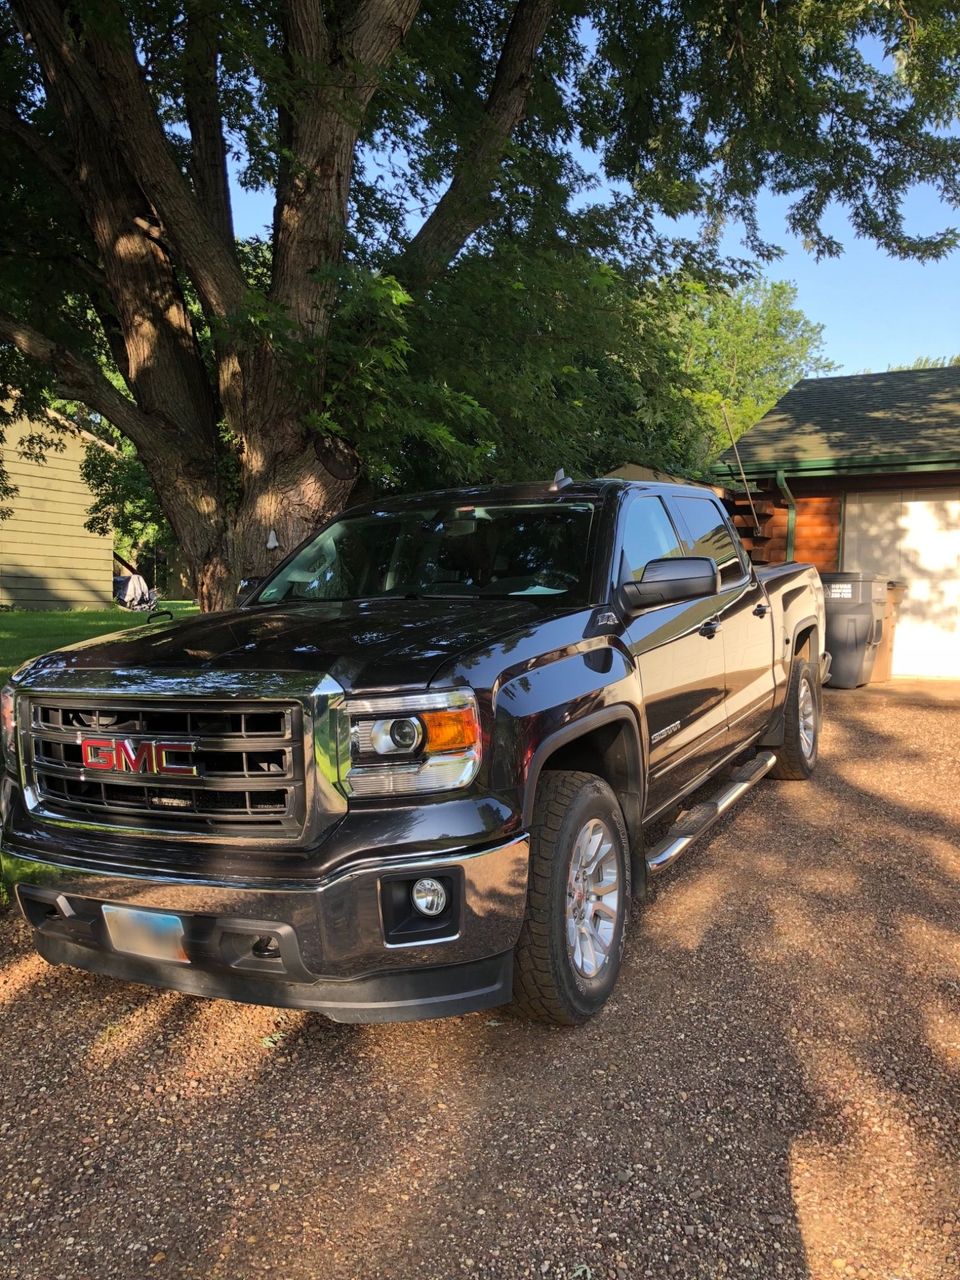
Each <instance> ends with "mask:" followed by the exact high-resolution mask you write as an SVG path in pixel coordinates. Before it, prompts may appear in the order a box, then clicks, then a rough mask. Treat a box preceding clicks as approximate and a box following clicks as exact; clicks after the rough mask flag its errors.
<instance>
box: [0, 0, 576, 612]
mask: <svg viewBox="0 0 960 1280" xmlns="http://www.w3.org/2000/svg"><path fill="white" fill-rule="evenodd" d="M11 2H12V8H13V10H14V11H15V13H16V14H17V16H18V21H19V24H20V28H21V32H22V35H23V41H24V48H25V49H28V50H30V51H31V53H32V54H33V56H35V58H36V59H37V69H38V72H39V74H40V75H41V76H42V79H43V82H44V86H45V90H46V101H47V105H49V106H50V107H51V108H52V110H53V112H54V113H55V114H56V116H57V117H58V119H59V126H60V133H61V137H62V139H63V140H64V143H65V145H64V148H63V150H61V142H60V139H59V138H57V137H55V136H47V135H46V134H45V133H43V132H38V131H37V130H36V129H34V128H33V127H32V126H30V125H28V124H27V123H26V122H25V121H24V120H22V119H20V118H19V117H18V116H16V114H15V113H14V112H12V111H10V110H5V111H3V112H0V127H2V128H4V129H5V130H6V131H7V132H8V133H10V134H11V135H12V136H13V138H14V139H15V141H16V144H17V145H18V146H19V147H21V148H25V149H26V150H27V152H29V153H30V155H31V156H33V157H34V158H36V159H38V160H39V161H40V163H42V164H43V165H44V166H45V167H46V169H47V170H48V171H49V173H50V174H51V175H52V177H53V179H54V180H55V181H56V182H57V183H58V184H60V185H61V186H62V187H63V188H64V189H65V190H66V191H67V193H68V194H69V197H70V199H71V201H72V202H73V203H74V204H75V205H77V206H79V208H80V210H81V212H82V214H83V218H84V221H85V223H86V230H85V232H84V236H85V237H87V238H88V239H89V245H90V251H89V261H88V262H87V263H86V266H87V272H86V275H85V276H84V278H83V281H82V283H83V285H84V287H85V288H86V289H87V291H88V293H89V299H90V308H91V311H92V312H93V313H94V314H95V315H96V316H98V317H99V319H100V325H101V327H102V331H103V338H104V339H105V341H106V344H107V346H108V347H109V350H110V352H111V354H112V357H113V360H114V362H115V368H116V373H117V374H118V375H119V379H114V378H112V377H108V376H106V375H105V373H104V371H103V370H102V369H101V368H100V367H98V365H97V363H96V361H95V360H94V359H92V358H90V356H89V354H84V353H88V352H89V343H87V342H85V341H83V340H78V341H76V342H71V343H66V344H65V343H63V342H62V341H61V340H58V338H57V337H56V336H51V334H50V333H44V332H41V331H40V330H41V329H42V327H43V321H42V318H41V319H39V320H38V321H37V323H36V324H34V323H30V322H27V321H25V320H24V319H23V318H22V317H20V316H14V315H5V314H0V339H2V340H4V341H9V342H12V343H14V344H15V345H16V346H17V348H18V349H19V350H20V351H21V352H22V353H23V354H24V355H26V356H27V357H29V358H30V359H31V360H33V361H34V362H36V363H37V364H39V365H41V366H43V367H44V368H45V370H46V371H47V372H48V373H49V374H50V375H51V378H50V381H51V389H52V390H54V391H55V392H56V394H58V395H59V396H60V397H62V398H64V399H74V400H79V401H81V402H82V403H84V404H86V405H87V406H88V407H89V408H90V409H91V410H92V411H93V412H95V413H98V414H101V415H102V416H103V418H104V419H106V420H107V421H108V422H110V423H112V424H113V425H114V426H115V427H116V428H117V429H118V430H119V431H120V432H121V433H122V434H123V435H125V436H126V437H127V439H128V440H130V441H131V442H132V443H133V444H134V446H135V447H136V449H137V453H138V455H139V457H140V459H141V461H142V463H143V465H144V467H145V468H146V470H147V472H148V474H149V476H150V480H151V483H152V484H153V486H154V487H155V489H156V492H157V495H158V497H159V499H160V503H161V505H162V507H163V510H164V512H165V514H166V516H167V518H168V520H169V522H170V525H171V527H172V528H173V531H174V533H175V535H176V537H177V539H178V541H179V543H180V546H181V548H182V551H183V554H184V557H185V559H186V562H187V566H188V569H189V572H190V576H191V585H192V587H193V590H194V592H195V594H196V597H197V599H198V601H199V603H200V605H201V607H202V608H204V609H223V608H227V607H229V606H231V605H232V604H233V603H234V600H235V596H236V588H237V584H238V582H239V581H240V579H241V578H243V577H247V576H262V575H263V574H265V573H267V572H268V571H269V570H270V569H272V568H273V567H274V566H275V565H276V564H277V563H278V562H279V561H280V560H281V559H282V558H283V557H284V556H285V555H287V554H288V552H289V551H291V550H292V549H293V548H294V547H295V546H296V545H297V544H298V543H299V542H300V541H301V540H302V539H303V538H305V537H306V536H307V535H308V534H310V533H311V532H313V530H315V529H316V527H317V526H318V525H319V524H320V523H321V522H322V521H323V520H324V519H326V518H328V517H330V516H332V515H334V514H336V513H337V512H338V511H340V510H341V509H342V508H343V507H344V505H345V504H346V502H347V501H348V499H349V497H350V493H351V491H352V489H353V486H354V483H355V481H356V477H357V474H358V471H359V460H358V457H357V454H356V451H355V449H354V448H353V446H352V445H351V444H349V443H348V442H346V441H342V440H339V439H337V438H333V437H321V436H319V435H317V434H316V433H315V432H313V431H312V430H311V429H310V427H309V426H308V421H309V419H308V411H309V410H310V409H314V408H315V407H316V406H317V404H319V403H321V401H322V396H323V384H324V375H325V351H326V344H327V341H328V338H329V334H330V326H331V323H332V321H333V319H334V314H335V305H336V293H337V280H338V268H339V264H340V262H341V257H342V253H343V246H344V241H345V235H346V224H347V217H348V208H349V191H350V182H351V175H352V171H353V164H354V156H355V151H356V147H357V140H358V137H359V133H360V129H361V126H362V123H363V119H364V114H365V112H366V110H367V107H368V106H369V104H370V101H371V98H372V97H373V95H374V93H375V92H376V91H377V89H378V87H379V85H380V83H381V73H382V71H383V69H384V68H385V67H387V66H388V65H389V64H390V61H391V59H392V58H393V57H394V55H395V53H396V51H397V49H398V48H399V46H400V45H401V44H402V42H403V40H404V38H405V37H406V34H407V32H408V31H409V29H410V25H411V23H412V22H413V20H414V17H415V15H416V12H417V9H418V4H419V0H353V2H352V3H351V4H347V5H339V4H338V5H321V4H320V3H318V2H317V0H284V3H283V4H281V5H280V6H279V10H278V12H279V15H280V20H279V28H280V32H281V38H280V39H279V41H278V44H277V53H278V55H279V61H278V64H277V76H278V85H279V86H280V89H279V92H278V94H277V101H278V103H279V106H278V108H277V121H276V124H277V130H278V135H279V137H280V139H281V142H282V146H281V148H280V150H279V155H278V189H277V203H276V209H275V217H274V235H273V243H272V252H273V261H272V279H271V283H270V287H269V289H268V290H266V291H265V294H266V296H264V297H261V298H260V300H259V304H258V305H259V307H260V308H261V310H262V309H263V307H264V306H266V307H267V308H268V309H271V310H272V311H274V312H275V313H276V314H277V315H278V316H282V317H283V318H284V321H285V323H286V325H287V326H289V329H290V331H291V332H292V333H293V334H294V335H295V336H296V338H297V340H298V341H299V343H300V344H301V346H302V350H303V352H305V353H307V355H306V358H305V359H304V360H303V361H302V362H301V367H299V368H296V367H294V363H295V360H296V355H295V354H294V355H291V351H293V350H294V346H295V344H288V347H287V350H286V354H284V350H283V343H279V344H278V346H277V347H274V345H273V343H272V340H271V338H270V337H269V336H263V335H262V334H258V336H254V337H251V336H250V327H249V326H248V325H247V323H246V319H247V316H248V313H249V303H250V298H251V292H252V287H251V285H250V284H249V282H248V281H247V280H246V279H245V278H244V275H243V272H242V271H241V265H240V261H239V259H238V255H237V253H236V246H235V244H234V240H233V228H232V218H231V210H230V191H229V182H228V170H227V154H228V151H227V139H226V133H225V129H224V123H223V116H222V105H221V102H220V79H219V60H220V47H219V46H220V35H221V20H220V12H219V9H218V8H217V6H216V5H214V4H213V3H212V2H211V0H187V3H186V5H185V18H186V28H185V42H184V47H183V83H182V89H183V97H184V104H185V115H186V120H187V124H188V127H189V134H190V138H189V160H188V163H187V165H186V166H184V164H183V163H182V158H181V155H180V146H179V145H178V146H177V147H176V148H175V147H174V146H172V145H171V139H170V137H169V136H168V133H167V131H166V130H165V127H164V123H163V121H162V119H161V117H160V115H159V114H158V111H157V104H156V102H155V101H154V98H153V96H152V94H151V83H150V79H149V77H148V76H147V75H146V74H145V69H144V67H143V65H142V64H141V61H140V60H139V58H140V54H139V49H138V44H137V41H136V40H135V38H134V34H133V32H132V30H131V29H130V26H129V23H128V19H127V16H126V13H125V10H124V6H123V5H122V4H121V3H120V0H100V4H99V5H98V6H96V8H97V10H98V13H97V20H96V21H92V20H91V19H90V14H91V13H93V9H91V8H90V7H89V6H85V5H81V6H75V5H73V4H70V3H68V0H11ZM553 3H554V0H516V4H515V8H514V12H513V17H512V20H511V22H510V26H509V30H508V33H507V36H506V39H505V41H504V45H503V48H502V50H501V54H500V57H499V59H498V63H497V68H496V73H495V76H494V80H493V84H492V86H491V89H490V93H489V96H488V99H487V102H486V104H485V111H484V124H483V127H481V128H480V129H479V130H478V131H477V133H476V136H474V137H472V138H471V139H470V140H469V141H468V142H467V144H466V145H465V146H464V148H463V151H462V154H461V155H460V156H458V157H457V159H456V161H455V163H454V165H453V172H452V177H451V183H450V187H449V190H448V192H447V193H446V195H445V196H444V197H443V198H442V199H441V200H440V202H439V204H438V205H437V207H436V209H435V210H434V212H433V214H432V216H431V217H430V218H428V219H427V220H426V222H425V223H424V226H423V227H422V228H421V230H420V232H419V233H418V234H417V236H415V237H414V240H413V241H412V243H411V245H410V246H409V249H408V251H407V253H405V254H404V255H403V256H402V257H401V258H400V259H399V261H398V262H397V263H396V264H395V268H396V270H397V272H398V274H399V275H400V276H401V278H402V279H405V280H406V281H407V282H408V283H409V285H410V286H411V287H412V288H414V289H417V288H425V287H427V286H428V285H429V283H430V281H431V280H432V279H434V278H435V277H436V275H437V274H438V272H439V271H441V270H442V269H443V267H444V265H445V264H446V263H447V262H448V261H449V260H450V259H451V258H453V257H454V256H455V255H456V253H457V252H458V250H459V249H460V248H461V247H462V246H463V244H464V243H465V241H466V240H467V239H468V238H469V236H470V235H472V234H473V232H474V231H475V230H476V229H477V227H479V226H480V225H481V223H482V221H483V218H484V216H485V213H486V208H487V205H488V202H489V197H490V194H491V191H492V189H493V186H494V183H495V177H496V173H497V170H498V166H499V164H500V161H501V159H502V156H503V153H504V149H505V147H506V145H507V142H508V140H509V138H510V136H511V134H512V132H513V130H514V129H515V128H516V126H517V124H518V122H519V121H520V119H521V118H522V114H523V109H524V104H525V102H526V99H527V95H528V93H529V91H530V85H531V83H532V68H533V65H534V61H535V58H536V53H537V50H538V48H539V45H540V42H541V41H542V39H543V35H544V32H545V30H546V27H547V24H548V22H549V18H550V14H551V10H552V7H553ZM101 11H102V12H101ZM281 66H282V73H281ZM182 141H183V140H182V139H180V138H178V144H179V143H182ZM88 277H90V278H88ZM78 288H79V285H78ZM190 297H193V298H195V299H196V300H197V302H198V303H199V306H200V308H201V310H202V312H203V316H204V321H205V325H206V329H207V331H208V334H209V336H208V338H206V339H203V340H202V335H203V332H204V330H203V328H202V327H201V326H198V325H197V324H196V322H195V315H194V314H193V313H192V309H191V305H188V298H190ZM53 333H54V334H55V333H56V330H54V331H53ZM118 381H122V386H118ZM271 535H273V536H271ZM270 543H273V544H274V545H273V546H270V545H268V544H270Z"/></svg>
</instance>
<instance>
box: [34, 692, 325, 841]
mask: <svg viewBox="0 0 960 1280" xmlns="http://www.w3.org/2000/svg"><path fill="white" fill-rule="evenodd" d="M21 724H22V725H23V727H24V731H23V736H22V739H21V741H22V742H23V746H24V766H25V774H26V778H25V781H26V784H27V789H28V796H29V797H30V799H32V801H33V805H32V807H33V808H34V809H35V811H36V812H37V816H39V817H48V818H53V819H58V820H62V821H70V820H74V821H77V822H79V823H83V824H86V825H89V824H94V825H96V826H105V827H110V828H117V829H126V830H130V829H136V830H142V831H145V832H148V833H149V832H155V833H158V834H159V833H162V832H168V833H169V832H173V833H177V834H181V833H183V834H186V833H191V834H194V835H199V836H204V835H206V836H210V837H216V836H225V835H226V836H230V837H237V836H254V837H260V838H264V837H272V838H274V839H282V840H290V839H296V838H298V837H299V836H300V835H301V833H302V831H303V827H304V820H305V810H306V802H305V777H304V725H303V713H302V708H301V706H300V704H299V703H294V702H289V703H273V702H271V703H256V702H254V703H237V702H229V703H219V702H216V701H206V700H204V701H202V702H201V701H196V702H192V701H191V702H187V701H186V700H185V701H184V702H181V703H179V704H171V703H169V702H165V701H160V700H149V701H148V700H144V701H140V700H133V699H130V700H125V699H120V698H117V699H110V700H103V701H101V700H100V699H97V700H96V701H94V700H93V699H92V698H87V699H84V698H77V699H73V698H67V697H64V696H59V695H52V696H44V695H32V696H29V697H28V699H27V704H26V715H25V716H22V718H21ZM178 747H179V748H180V750H179V751H178V750H177V748H178ZM156 769H162V770H165V771H164V772H157V771H156ZM191 770H192V771H194V772H191Z"/></svg>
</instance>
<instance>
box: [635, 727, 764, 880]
mask: <svg viewBox="0 0 960 1280" xmlns="http://www.w3.org/2000/svg"><path fill="white" fill-rule="evenodd" d="M776 763H777V757H776V756H775V755H774V753H773V752H772V751H761V752H759V753H758V754H757V755H756V756H754V758H753V759H752V760H749V761H748V762H747V763H746V764H745V765H741V767H740V768H739V769H736V770H734V772H733V773H732V774H731V775H730V781H729V782H728V784H727V785H726V786H725V787H724V788H723V790H722V791H718V792H717V794H716V795H715V796H714V797H713V799H712V800H706V801H704V803H703V804H698V805H696V806H695V807H694V808H693V809H688V810H687V812H686V813H682V814H681V815H680V817H679V818H678V819H677V821H676V822H675V823H674V824H673V826H672V827H671V828H670V830H669V831H668V832H667V833H666V835H665V836H664V837H663V839H662V840H660V841H658V842H657V844H655V845H654V846H653V848H652V849H651V850H650V851H649V853H648V854H647V855H646V863H647V875H649V876H658V875H660V873H661V872H662V871H665V870H666V869H667V867H669V866H670V864H671V863H673V862H676V860H677V858H679V857H680V855H681V853H685V852H686V851H687V849H689V848H690V846H691V845H692V844H693V843H694V842H695V841H696V840H699V839H700V837H701V836H703V835H706V833H707V832H708V831H709V830H710V828H711V827H712V826H713V825H714V823H715V822H718V821H719V820H720V818H722V817H723V815H724V814H725V813H726V812H727V810H728V809H731V808H732V807H733V806H734V805H735V804H736V803H737V801H738V800H739V799H740V798H741V797H742V796H745V795H746V794H747V792H748V791H749V790H750V788H751V787H753V786H755V785H756V784H757V783H758V782H759V781H760V779H761V778H763V777H765V776H766V775H767V774H768V773H769V772H770V770H771V769H772V768H773V766H774V765H775V764H776Z"/></svg>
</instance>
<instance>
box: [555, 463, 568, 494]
mask: <svg viewBox="0 0 960 1280" xmlns="http://www.w3.org/2000/svg"><path fill="white" fill-rule="evenodd" d="M568 484H573V481H572V480H571V479H570V477H569V476H568V475H567V473H566V472H565V471H564V469H563V467H561V468H560V470H559V471H558V472H557V473H556V475H555V476H554V477H553V484H552V485H551V486H550V492H551V493H556V492H557V490H558V489H566V487H567V485H568Z"/></svg>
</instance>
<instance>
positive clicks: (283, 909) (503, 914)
mask: <svg viewBox="0 0 960 1280" xmlns="http://www.w3.org/2000/svg"><path fill="white" fill-rule="evenodd" d="M0 861H2V865H3V879H4V882H5V883H6V884H7V885H8V886H10V887H11V888H13V889H15V888H16V886H17V885H20V884H23V885H31V884H32V885H42V886H45V887H47V888H51V889H56V890H57V891H58V892H61V893H63V894H65V895H68V896H69V895H74V896H76V897H80V898H83V899H85V900H92V901H94V902H111V903H123V904H129V905H132V906H138V907H153V908H157V909H162V910H165V911H171V912H178V913H192V914H198V915H204V916H211V917H217V918H226V919H233V920H243V919H247V920H257V921H272V922H276V923H277V924H282V925H289V926H290V927H292V928H293V929H294V930H295V932H296V935H297V941H298V944H299V950H300V955H301V957H302V959H303V962H304V964H305V966H306V968H307V969H308V970H309V972H310V973H311V974H313V975H315V976H316V977H318V978H319V977H321V976H323V977H330V978H352V977H360V976H363V975H365V974H371V973H378V972H384V971H387V970H391V969H411V968H416V967H418V966H428V965H438V964H440V965H446V964H456V963H462V962H466V961H471V960H478V959H483V958H485V957H487V956H493V955H498V954H500V953H502V952H505V951H508V950H509V949H510V948H511V947H513V945H514V943H515V942H516V940H517V937H518V935H519V932H520V925H521V923H522V921H523V915H524V910H525V906H526V891H527V869H528V862H529V841H528V839H527V837H526V836H522V837H520V838H518V839H516V840H512V841H509V842H507V843H505V844H501V845H497V846H496V847H494V848H492V849H479V850H478V849H464V850H460V851H459V852H456V853H447V854H443V855H439V856H431V855H429V854H417V855H415V856H411V857H406V858H380V857H370V858H367V859H365V860H364V861H363V862H358V863H353V864H351V865H350V866H348V867H344V868H341V869H340V870H338V871H335V872H332V873H331V874H330V875H328V876H325V877H323V878H322V879H319V880H312V881H286V882H283V883H281V884H271V886H270V887H269V888H265V887H261V886H257V887H253V886H249V887H244V886H238V885H237V884H236V882H234V883H230V884H224V883H220V882H216V881H209V882H197V881H195V880H180V879H177V878H175V877H170V876H167V877H165V878H161V877H159V876H157V877H154V876H149V875H143V876H130V875H122V874H120V875H118V874H111V873H105V872H103V871H102V870H98V869H95V868H85V869H82V870H80V869H77V868H75V867H67V866H62V865H58V864H55V863H50V862H45V861H39V860H36V859H31V858H24V857H22V856H20V855H19V854H16V853H14V852H13V851H11V850H6V849H0ZM453 869H459V872H460V874H461V875H462V877H463V884H464V901H463V910H462V914H461V918H460V927H459V932H458V934H457V936H456V937H454V938H450V939H448V940H440V941H431V942H427V943H419V944H418V943H413V944H411V945H407V946H402V947H397V946H388V945H387V944H386V942H385V940H384V933H383V922H382V919H381V911H380V880H381V878H383V877H386V876H390V875H397V874H398V873H399V874H411V875H416V874H424V875H425V874H430V873H437V874H442V873H443V872H444V871H448V870H453Z"/></svg>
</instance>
